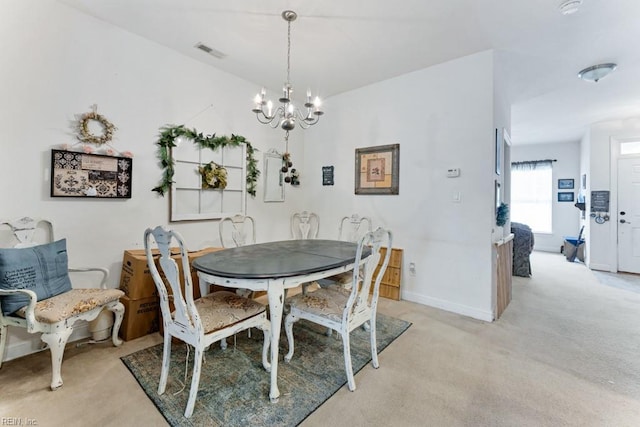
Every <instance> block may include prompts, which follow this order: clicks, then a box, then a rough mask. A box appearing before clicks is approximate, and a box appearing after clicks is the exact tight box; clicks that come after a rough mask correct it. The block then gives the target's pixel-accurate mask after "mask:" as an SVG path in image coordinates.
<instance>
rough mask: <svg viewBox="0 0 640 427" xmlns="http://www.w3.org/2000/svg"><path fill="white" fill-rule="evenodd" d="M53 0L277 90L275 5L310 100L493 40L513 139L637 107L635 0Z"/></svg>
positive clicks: (553, 133)
mask: <svg viewBox="0 0 640 427" xmlns="http://www.w3.org/2000/svg"><path fill="white" fill-rule="evenodd" d="M59 1H60V2H61V3H64V4H67V5H69V6H71V7H73V8H76V9H78V10H80V11H82V12H86V13H88V14H90V15H92V16H94V17H96V18H99V19H101V20H104V21H106V22H109V23H111V24H114V25H116V26H118V27H121V28H123V29H125V30H127V31H130V32H132V33H135V34H138V35H140V36H142V37H144V38H147V39H149V40H152V41H154V42H157V43H159V44H161V45H164V46H166V47H168V48H171V49H174V50H176V51H179V52H181V53H183V54H184V55H187V56H189V57H192V58H194V59H196V60H199V61H202V62H204V63H207V64H210V65H212V66H215V67H216V68H219V69H222V70H225V71H227V72H229V73H232V74H235V75H237V76H239V77H241V78H243V79H246V80H248V81H251V82H255V83H256V90H257V89H258V88H259V87H261V86H265V87H267V88H269V89H271V90H273V91H277V92H278V93H279V92H280V90H281V86H282V83H283V82H284V80H285V77H286V48H287V44H286V41H287V38H286V36H287V24H286V22H285V21H284V20H283V19H282V18H281V16H280V14H281V12H282V11H283V10H287V9H290V10H294V11H295V12H297V13H298V19H297V20H296V21H294V22H293V23H292V28H291V33H292V36H291V37H292V41H291V82H292V84H293V86H294V88H296V89H298V92H305V91H306V88H308V87H309V88H312V91H313V93H314V95H315V93H316V91H318V94H319V95H320V96H321V97H322V98H327V97H330V96H332V95H336V94H339V93H341V92H345V91H348V90H351V89H355V88H358V87H362V86H365V85H368V84H371V83H374V82H377V81H381V80H385V79H388V78H391V77H395V76H398V75H401V74H405V73H408V72H411V71H415V70H419V69H422V68H425V67H429V66H432V65H435V64H439V63H442V62H446V61H449V60H452V59H455V58H458V57H461V56H465V55H469V54H473V53H476V52H481V51H484V50H487V49H496V50H498V51H500V52H502V53H503V54H504V58H505V61H506V64H507V69H506V70H507V73H506V77H505V79H506V82H505V83H506V87H507V89H508V94H509V96H510V99H512V102H513V104H512V129H511V137H512V140H513V143H514V144H531V143H553V142H569V141H578V140H580V138H581V137H582V135H583V134H584V132H585V130H586V129H587V127H588V126H589V125H590V124H591V123H595V122H599V121H604V120H613V119H623V118H627V117H632V116H640V48H638V46H637V43H638V42H639V41H640V24H639V22H640V1H638V0H613V1H611V0H583V2H582V5H581V6H580V9H579V10H578V11H577V12H576V13H574V14H571V15H562V14H561V13H560V11H559V5H560V3H561V2H562V0H530V1H526V2H525V1H513V0H482V1H478V0H428V1H427V0H404V1H395V2H392V1H389V0H366V1H365V0H352V1H344V0H322V1H320V0H316V1H311V0H268V1H265V0H242V1H233V2H232V1H222V0H102V1H95V0H59ZM199 42H201V43H204V44H206V45H208V46H209V47H212V48H214V49H216V50H218V51H220V52H222V53H224V54H226V57H224V58H223V59H218V58H215V57H212V56H210V55H207V54H206V53H204V52H202V51H200V50H198V49H196V48H195V47H194V46H195V45H196V44H197V43H199ZM603 62H615V63H617V64H618V69H617V70H616V71H615V72H614V73H613V74H611V75H610V76H608V77H606V78H604V79H602V80H600V81H599V82H598V83H592V82H585V81H582V80H580V79H578V78H577V73H578V71H580V70H581V69H583V68H585V67H588V66H590V65H594V64H598V63H603ZM253 95H254V94H247V104H248V105H250V102H251V99H252V96H253ZM298 95H300V93H298ZM247 108H250V107H249V106H248V107H247Z"/></svg>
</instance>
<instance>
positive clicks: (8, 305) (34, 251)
mask: <svg viewBox="0 0 640 427" xmlns="http://www.w3.org/2000/svg"><path fill="white" fill-rule="evenodd" d="M68 264H69V260H68V257H67V240H66V239H62V240H58V241H57V242H52V243H47V244H44V245H38V246H33V247H30V248H20V249H18V248H9V249H0V289H28V290H31V291H34V292H35V293H36V295H37V296H38V301H40V300H43V299H47V298H51V297H53V296H56V295H59V294H61V293H63V292H67V291H69V290H71V281H70V280H69V269H68ZM27 304H29V298H28V297H27V296H26V295H24V294H19V293H18V294H14V295H9V296H2V297H0V305H2V313H3V314H5V315H7V314H11V313H13V312H15V311H16V310H19V309H20V308H22V307H24V306H25V305H27Z"/></svg>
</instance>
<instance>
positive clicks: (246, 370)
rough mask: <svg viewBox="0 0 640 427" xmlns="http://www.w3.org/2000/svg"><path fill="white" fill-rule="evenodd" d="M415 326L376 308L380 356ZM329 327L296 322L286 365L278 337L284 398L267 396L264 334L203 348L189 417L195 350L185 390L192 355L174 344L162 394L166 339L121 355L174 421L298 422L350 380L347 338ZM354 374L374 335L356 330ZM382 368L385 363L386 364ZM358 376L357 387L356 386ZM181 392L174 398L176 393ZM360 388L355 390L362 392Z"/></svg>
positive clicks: (368, 355) (283, 345)
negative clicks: (292, 350) (344, 347)
mask: <svg viewBox="0 0 640 427" xmlns="http://www.w3.org/2000/svg"><path fill="white" fill-rule="evenodd" d="M409 326H411V323H409V322H406V321H404V320H400V319H396V318H393V317H389V316H385V315H382V314H380V313H378V320H377V341H378V353H380V352H381V351H382V350H383V349H384V348H386V347H387V346H388V345H389V344H391V342H393V340H395V339H396V338H397V337H399V336H400V335H401V334H402V333H403V332H404V331H406V330H407V329H408V328H409ZM325 332H326V329H325V328H323V327H320V326H318V325H315V324H312V323H308V322H306V321H305V320H301V321H299V322H297V323H296V324H295V325H294V328H293V333H294V336H295V346H296V347H295V353H294V355H293V359H292V360H291V362H290V363H284V361H283V360H282V358H283V355H284V354H285V353H286V351H287V349H288V348H287V340H286V337H285V335H284V328H283V334H282V338H281V339H280V363H279V364H278V387H279V388H280V399H279V400H278V402H277V403H275V404H272V403H271V402H270V401H269V384H270V383H269V373H268V372H266V371H265V370H264V368H263V367H262V364H261V362H260V361H261V349H262V331H259V330H253V331H252V335H251V338H249V337H248V334H247V333H246V332H243V333H239V334H238V335H237V336H236V342H235V348H234V342H233V340H232V339H231V340H229V341H228V343H229V346H228V348H227V350H224V351H223V350H221V349H220V345H219V344H214V345H213V346H212V347H211V349H210V350H209V351H207V352H206V353H205V359H204V361H203V366H202V374H201V377H200V389H199V391H198V397H197V399H196V405H195V410H194V412H193V416H192V417H191V418H189V419H187V418H184V409H185V407H186V404H187V398H188V397H189V386H190V385H191V370H192V368H193V351H191V352H190V354H189V359H190V360H189V373H188V378H187V381H186V387H185V389H184V390H183V391H182V392H178V391H179V390H180V389H181V388H182V382H183V381H184V366H185V358H186V356H187V351H186V346H185V345H184V344H183V343H180V344H176V343H174V344H173V347H172V351H171V371H170V373H169V381H168V383H167V390H166V391H165V393H164V394H163V395H162V396H159V395H158V391H157V389H158V381H159V379H160V367H161V365H162V344H158V345H156V346H153V347H150V348H147V349H144V350H140V351H138V352H136V353H133V354H130V355H128V356H125V357H123V358H122V361H123V362H124V364H125V365H126V366H127V368H129V370H130V371H131V373H132V374H133V375H134V376H135V378H136V379H137V380H138V382H139V383H140V385H141V386H142V388H143V389H144V391H145V392H146V393H147V396H149V398H150V399H151V400H152V401H153V403H154V404H155V405H156V406H157V407H158V409H159V410H160V412H161V413H162V415H163V416H164V417H165V418H166V420H167V422H168V423H169V424H170V425H172V426H203V425H207V426H250V425H255V426H295V425H298V424H299V423H301V422H302V421H303V420H304V419H305V418H306V417H308V416H309V414H311V413H312V412H313V411H314V410H316V408H318V407H319V406H320V405H322V403H324V402H325V401H326V400H327V399H328V398H329V397H331V396H332V395H333V394H334V393H335V392H336V391H338V390H339V389H340V388H341V387H343V386H345V384H346V383H347V377H346V374H345V372H344V359H343V353H342V340H341V339H340V338H339V336H338V337H336V334H335V333H334V334H333V335H332V336H331V337H328V336H326V334H325ZM351 355H352V360H353V371H354V374H355V373H356V372H358V371H359V370H361V369H362V368H363V367H364V366H365V365H367V364H368V363H369V362H370V361H371V351H370V349H369V332H367V331H365V330H363V329H362V328H358V329H356V330H355V331H353V332H352V333H351ZM380 369H384V364H383V363H381V364H380ZM357 381H358V380H357V378H356V384H357ZM176 392H178V393H177V394H175V395H174V393H176ZM356 393H357V391H356Z"/></svg>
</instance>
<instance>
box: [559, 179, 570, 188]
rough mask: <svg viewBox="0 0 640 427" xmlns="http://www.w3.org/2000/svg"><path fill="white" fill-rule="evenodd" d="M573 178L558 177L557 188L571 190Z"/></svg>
mask: <svg viewBox="0 0 640 427" xmlns="http://www.w3.org/2000/svg"><path fill="white" fill-rule="evenodd" d="M573 185H574V183H573V179H559V180H558V188H559V189H560V190H573Z"/></svg>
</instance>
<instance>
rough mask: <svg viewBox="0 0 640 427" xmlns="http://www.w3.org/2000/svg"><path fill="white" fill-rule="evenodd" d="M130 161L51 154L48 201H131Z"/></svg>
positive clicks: (61, 153)
mask: <svg viewBox="0 0 640 427" xmlns="http://www.w3.org/2000/svg"><path fill="white" fill-rule="evenodd" d="M132 168H133V159H131V158H130V157H116V156H106V155H102V154H90V153H83V152H77V151H65V150H51V197H93V198H112V199H130V198H131V177H132Z"/></svg>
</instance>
